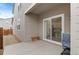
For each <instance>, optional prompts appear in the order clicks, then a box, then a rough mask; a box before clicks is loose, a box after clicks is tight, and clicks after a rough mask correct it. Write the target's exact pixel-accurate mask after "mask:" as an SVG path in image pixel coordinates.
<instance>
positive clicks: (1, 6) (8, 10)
mask: <svg viewBox="0 0 79 59" xmlns="http://www.w3.org/2000/svg"><path fill="white" fill-rule="evenodd" d="M12 9H13V3H0V18H3V19H6V18H11V17H13V14H12Z"/></svg>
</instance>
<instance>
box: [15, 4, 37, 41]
mask: <svg viewBox="0 0 79 59" xmlns="http://www.w3.org/2000/svg"><path fill="white" fill-rule="evenodd" d="M30 5H32V3H26V4H23V3H22V4H21V5H20V7H19V10H18V4H15V7H14V19H15V23H14V34H15V35H16V36H17V37H18V38H19V39H20V41H24V42H25V41H29V39H30V38H31V37H30V36H32V35H33V34H32V33H33V31H34V30H35V28H34V27H36V24H35V23H37V22H34V23H32V22H33V18H34V19H35V18H36V17H32V18H31V16H30V17H29V16H28V15H25V14H24V13H25V11H26V10H27V9H28V8H29V6H30ZM19 19H20V30H17V28H16V27H17V23H18V20H19ZM31 20H32V21H31ZM33 24H35V26H32V25H33ZM29 30H30V31H29ZM35 31H36V30H35ZM31 34H32V35H31ZM35 34H36V33H35Z"/></svg>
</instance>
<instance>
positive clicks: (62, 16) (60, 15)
mask: <svg viewBox="0 0 79 59" xmlns="http://www.w3.org/2000/svg"><path fill="white" fill-rule="evenodd" d="M57 17H61V23H62V24H61V25H62V26H61V27H62V31H61V38H62V33H64V14H59V15H55V16H52V17H48V18H45V19H43V40H45V41H48V42H51V43H54V44H57V45H62V43H60V42H56V41H53V40H47V39H44V36H45V34H44V21H45V20H51V19H53V18H57ZM50 23H51V22H50ZM50 28H51V26H50Z"/></svg>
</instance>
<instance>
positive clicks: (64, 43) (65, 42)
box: [62, 33, 70, 48]
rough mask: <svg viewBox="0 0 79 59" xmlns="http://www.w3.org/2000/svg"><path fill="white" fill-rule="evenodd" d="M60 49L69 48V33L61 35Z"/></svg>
mask: <svg viewBox="0 0 79 59" xmlns="http://www.w3.org/2000/svg"><path fill="white" fill-rule="evenodd" d="M62 47H63V48H70V34H69V33H63V36H62Z"/></svg>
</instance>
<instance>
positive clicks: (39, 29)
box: [14, 3, 70, 42]
mask: <svg viewBox="0 0 79 59" xmlns="http://www.w3.org/2000/svg"><path fill="white" fill-rule="evenodd" d="M31 4H32V3H26V4H21V9H20V12H19V13H18V9H17V4H15V5H16V6H15V10H14V14H15V19H16V20H17V19H18V16H17V15H18V14H19V18H20V20H21V21H20V24H21V29H20V31H17V30H16V29H15V34H16V35H18V37H19V38H20V39H21V41H24V42H27V41H30V40H31V37H32V36H35V35H38V36H40V38H41V39H42V38H43V19H44V18H48V17H51V16H55V15H59V14H63V13H64V15H65V21H64V26H65V32H68V33H69V32H70V7H69V5H65V6H60V7H59V6H58V7H56V8H54V9H51V10H49V11H47V12H46V13H43V14H41V15H40V16H38V15H34V14H30V15H25V14H24V12H25V10H27V9H28V7H29V6H30V5H31ZM15 27H16V25H15Z"/></svg>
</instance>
